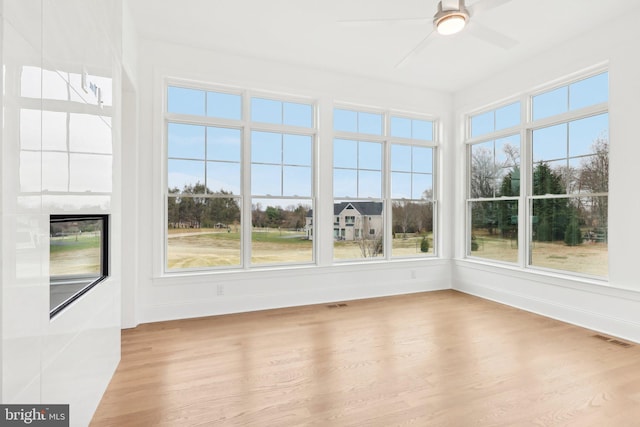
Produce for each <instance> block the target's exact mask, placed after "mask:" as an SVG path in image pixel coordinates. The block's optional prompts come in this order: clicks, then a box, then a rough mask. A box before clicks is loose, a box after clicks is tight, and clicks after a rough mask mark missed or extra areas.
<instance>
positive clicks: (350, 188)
mask: <svg viewBox="0 0 640 427" xmlns="http://www.w3.org/2000/svg"><path fill="white" fill-rule="evenodd" d="M333 159H334V160H333V165H334V169H333V189H334V190H333V194H334V197H336V198H337V197H342V198H356V199H364V198H377V199H379V198H381V197H382V143H379V142H370V141H354V140H348V139H339V138H336V139H335V140H334V143H333Z"/></svg>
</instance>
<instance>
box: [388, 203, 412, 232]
mask: <svg viewBox="0 0 640 427" xmlns="http://www.w3.org/2000/svg"><path fill="white" fill-rule="evenodd" d="M412 205H413V203H411V202H407V201H404V200H403V201H397V202H393V206H392V215H393V225H394V228H395V227H399V228H400V229H401V230H402V234H403V237H404V238H405V239H406V237H407V230H408V228H409V226H410V224H411V222H414V218H413V216H414V214H415V210H414V209H412Z"/></svg>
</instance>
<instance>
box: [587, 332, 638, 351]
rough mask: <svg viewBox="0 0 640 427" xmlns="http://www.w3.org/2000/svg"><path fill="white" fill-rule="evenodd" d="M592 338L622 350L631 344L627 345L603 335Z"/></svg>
mask: <svg viewBox="0 0 640 427" xmlns="http://www.w3.org/2000/svg"><path fill="white" fill-rule="evenodd" d="M593 337H594V338H597V339H599V340H602V341H606V342H608V343H611V344H615V345H618V346H620V347H624V348H629V347H631V344H629V343H628V342H624V341H620V340H617V339H615V338H611V337H607V336H605V335H600V334H596V335H594V336H593Z"/></svg>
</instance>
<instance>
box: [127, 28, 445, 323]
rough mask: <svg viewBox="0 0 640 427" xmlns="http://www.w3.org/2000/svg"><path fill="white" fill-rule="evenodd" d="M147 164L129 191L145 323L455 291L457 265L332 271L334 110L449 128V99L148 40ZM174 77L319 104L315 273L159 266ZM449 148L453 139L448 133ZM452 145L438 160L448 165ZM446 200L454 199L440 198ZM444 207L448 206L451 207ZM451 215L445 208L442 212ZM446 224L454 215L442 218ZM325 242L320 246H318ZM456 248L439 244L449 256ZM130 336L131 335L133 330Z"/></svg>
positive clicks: (142, 72)
mask: <svg viewBox="0 0 640 427" xmlns="http://www.w3.org/2000/svg"><path fill="white" fill-rule="evenodd" d="M138 52H139V56H138V70H139V74H138V83H139V86H138V87H139V98H138V99H139V105H140V120H139V124H140V127H139V144H140V145H139V152H138V154H139V162H138V165H137V168H136V169H135V170H128V171H125V181H131V182H134V180H135V181H137V182H138V183H139V184H138V187H137V189H138V192H139V193H138V195H137V197H136V199H137V200H138V206H139V215H138V218H137V226H136V228H137V229H138V230H139V232H138V233H137V235H136V236H130V237H131V238H135V239H136V241H135V242H132V244H136V245H137V246H138V248H139V255H138V256H139V259H138V261H139V262H138V265H139V276H138V277H137V284H138V302H139V304H138V307H137V313H139V316H138V317H137V320H136V321H138V322H148V321H154V320H164V319H173V318H181V317H193V316H204V315H212V314H220V313H229V312H238V311H246V310H255V309H266V308H272V307H282V306H291V305H302V304H311V303H319V302H328V301H336V300H345V299H353V298H364V297H373V296H380V295H390V294H397V293H406V292H416V291H423V290H429V289H443V288H448V287H449V283H450V268H449V262H448V261H443V260H437V259H431V260H417V261H416V260H413V261H398V262H392V263H367V264H366V266H363V265H337V266H333V265H332V259H331V258H332V253H331V248H332V245H333V240H332V229H333V199H332V183H331V177H332V169H331V167H332V152H331V150H332V145H333V144H332V123H331V117H332V108H333V102H334V101H341V102H350V103H356V104H360V105H365V106H373V107H381V108H386V109H402V110H404V111H414V112H419V113H428V114H434V115H436V116H438V117H439V118H441V119H442V120H443V122H444V123H450V117H449V112H450V111H451V106H450V103H451V97H450V95H448V94H444V93H438V92H434V91H427V90H421V89H416V88H412V87H406V86H399V85H394V84H389V83H386V82H380V81H375V80H367V79H363V78H356V77H352V76H347V75H340V74H335V73H331V72H325V71H319V70H312V69H306V68H299V67H297V66H292V65H288V64H282V63H272V62H267V61H264V60H258V59H251V58H243V57H236V56H232V55H229V54H226V53H219V52H211V51H204V50H199V49H197V48H193V47H187V46H177V45H171V44H166V43H158V42H153V41H147V40H142V41H141V42H140V44H139V46H138ZM166 76H169V77H175V78H181V79H188V80H194V81H200V82H205V83H217V84H224V85H230V86H234V87H238V88H243V89H252V90H262V91H272V92H276V93H278V92H279V93H284V94H292V95H297V96H303V97H309V98H311V99H314V100H316V101H317V102H318V106H319V110H320V128H319V144H318V145H319V152H318V153H317V154H318V155H319V158H320V169H319V171H318V172H319V175H320V177H319V192H318V205H317V206H319V207H320V208H319V209H318V210H317V212H316V214H317V215H318V217H317V219H316V223H320V224H323V225H322V226H323V227H324V230H325V233H324V235H322V236H318V234H316V239H315V241H316V243H317V245H318V251H317V253H316V257H317V260H318V265H317V266H312V267H304V268H299V269H295V270H289V269H261V270H257V271H242V272H217V273H211V274H202V275H184V276H163V275H162V273H161V272H162V266H161V264H160V259H161V250H162V248H163V245H164V242H163V239H162V236H163V227H164V224H163V223H162V215H160V214H159V213H160V212H161V211H162V209H163V198H162V194H163V188H162V187H161V185H160V183H161V182H162V175H161V173H162V171H161V165H163V164H164V160H163V154H162V134H161V129H162V128H163V118H162V102H163V100H162V94H163V92H164V90H163V80H162V79H163V78H164V77H166ZM442 135H443V137H444V138H445V140H446V139H448V138H449V136H450V132H449V129H444V130H442ZM447 152H448V151H447V147H446V143H445V144H443V149H442V150H441V152H440V155H441V159H440V166H442V158H444V157H446V156H447ZM440 190H441V191H440V193H441V194H444V195H447V194H451V192H450V191H445V190H446V189H445V188H440ZM444 199H445V200H446V197H444ZM443 205H444V206H446V202H445V203H443ZM440 213H441V215H440V217H441V218H442V217H446V216H447V215H448V212H446V211H443V210H441V212H440ZM318 237H319V238H318ZM450 241H451V240H450V239H447V238H445V236H443V235H441V236H440V240H439V241H438V244H439V245H440V248H441V250H442V252H444V253H445V254H446V253H447V251H450V250H451V249H450V247H449V246H448V244H449V243H450ZM127 326H133V324H129V325H127Z"/></svg>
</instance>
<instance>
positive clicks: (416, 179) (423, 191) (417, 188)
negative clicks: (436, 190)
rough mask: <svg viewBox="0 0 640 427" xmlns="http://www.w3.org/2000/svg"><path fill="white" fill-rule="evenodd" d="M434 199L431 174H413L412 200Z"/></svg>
mask: <svg viewBox="0 0 640 427" xmlns="http://www.w3.org/2000/svg"><path fill="white" fill-rule="evenodd" d="M432 197H433V176H432V175H431V174H421V173H414V174H413V186H412V193H411V198H412V199H414V200H418V199H424V198H432Z"/></svg>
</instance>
